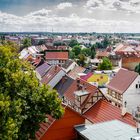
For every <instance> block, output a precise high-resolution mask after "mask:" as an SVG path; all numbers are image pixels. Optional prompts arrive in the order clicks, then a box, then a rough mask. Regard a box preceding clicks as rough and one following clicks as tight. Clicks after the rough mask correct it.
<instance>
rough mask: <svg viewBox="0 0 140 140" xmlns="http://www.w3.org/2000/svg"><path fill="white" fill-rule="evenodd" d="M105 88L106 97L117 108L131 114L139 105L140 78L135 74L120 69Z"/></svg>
mask: <svg viewBox="0 0 140 140" xmlns="http://www.w3.org/2000/svg"><path fill="white" fill-rule="evenodd" d="M107 88H108V93H107V94H106V97H107V98H108V100H109V101H110V102H112V104H114V105H116V106H118V107H123V108H124V107H125V108H127V111H129V112H132V110H133V109H135V108H136V107H137V106H138V105H139V104H140V76H139V74H138V73H136V72H133V71H129V70H126V69H120V70H119V71H118V73H117V74H116V75H115V76H114V78H113V79H112V80H111V81H110V82H109V83H108V84H107Z"/></svg>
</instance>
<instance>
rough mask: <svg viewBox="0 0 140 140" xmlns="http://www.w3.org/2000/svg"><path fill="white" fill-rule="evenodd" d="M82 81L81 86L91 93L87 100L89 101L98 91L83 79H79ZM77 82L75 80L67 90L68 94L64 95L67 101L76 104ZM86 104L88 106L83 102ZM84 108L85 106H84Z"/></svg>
mask: <svg viewBox="0 0 140 140" xmlns="http://www.w3.org/2000/svg"><path fill="white" fill-rule="evenodd" d="M77 80H80V84H81V85H83V84H84V86H85V87H86V91H88V92H89V93H90V95H89V96H88V98H87V99H85V101H86V100H88V99H89V98H90V96H91V95H93V94H94V93H96V92H97V91H98V89H97V87H95V86H93V85H91V84H89V83H88V82H86V81H84V80H82V79H77ZM77 80H74V81H73V83H72V84H71V85H70V87H69V88H68V89H67V90H66V92H65V93H64V96H65V97H66V98H67V100H69V101H71V102H74V101H75V94H74V92H75V91H77ZM83 103H84V104H86V102H83ZM83 106H84V105H83Z"/></svg>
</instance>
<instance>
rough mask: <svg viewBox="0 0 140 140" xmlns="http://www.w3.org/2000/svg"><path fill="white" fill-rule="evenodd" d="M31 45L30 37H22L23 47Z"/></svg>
mask: <svg viewBox="0 0 140 140" xmlns="http://www.w3.org/2000/svg"><path fill="white" fill-rule="evenodd" d="M31 45H32V43H31V39H30V38H25V39H23V48H27V47H29V46H31Z"/></svg>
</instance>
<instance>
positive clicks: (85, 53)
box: [81, 48, 91, 56]
mask: <svg viewBox="0 0 140 140" xmlns="http://www.w3.org/2000/svg"><path fill="white" fill-rule="evenodd" d="M81 54H84V55H85V56H91V49H90V48H84V49H82V50H81Z"/></svg>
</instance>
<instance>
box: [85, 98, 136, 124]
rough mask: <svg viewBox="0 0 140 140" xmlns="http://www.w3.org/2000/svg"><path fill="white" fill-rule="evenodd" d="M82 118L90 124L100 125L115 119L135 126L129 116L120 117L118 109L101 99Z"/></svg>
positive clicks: (127, 114)
mask: <svg viewBox="0 0 140 140" xmlns="http://www.w3.org/2000/svg"><path fill="white" fill-rule="evenodd" d="M84 117H86V118H87V119H88V120H89V121H91V122H92V123H100V122H105V121H111V120H115V119H117V120H120V121H122V122H124V123H127V124H129V125H132V126H136V123H135V121H134V120H133V117H132V115H131V114H129V113H126V114H125V115H124V116H122V115H121V109H120V108H118V107H116V106H113V105H112V104H111V103H109V102H108V101H106V100H103V99H101V100H99V101H98V102H97V103H96V104H94V105H93V106H92V107H91V108H90V109H89V110H88V111H87V112H85V113H84Z"/></svg>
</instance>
